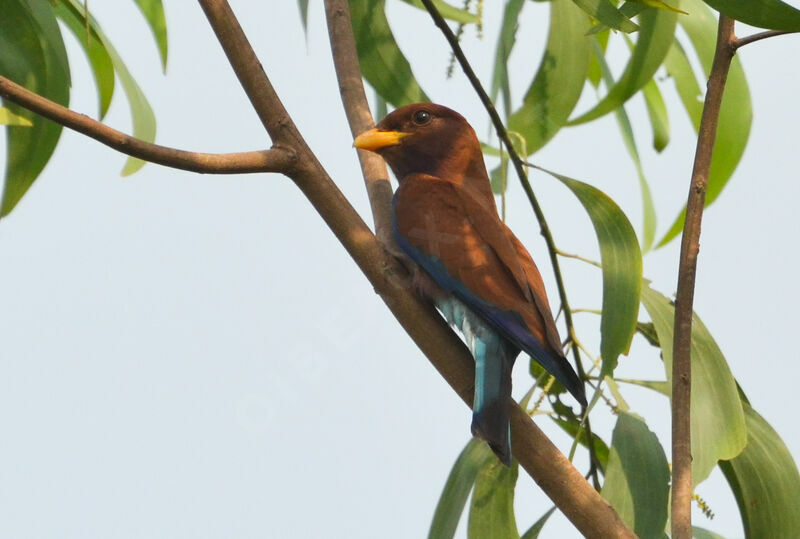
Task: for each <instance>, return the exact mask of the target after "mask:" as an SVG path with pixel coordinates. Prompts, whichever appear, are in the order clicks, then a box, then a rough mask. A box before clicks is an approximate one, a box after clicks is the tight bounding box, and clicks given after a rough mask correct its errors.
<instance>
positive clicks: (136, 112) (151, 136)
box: [63, 0, 156, 176]
mask: <svg viewBox="0 0 800 539" xmlns="http://www.w3.org/2000/svg"><path fill="white" fill-rule="evenodd" d="M63 1H64V2H67V3H66V4H65V5H66V6H67V7H68V8H70V9H71V10H73V11H77V13H78V15H79V16H81V17H83V7H82V6H81V4H80V3H78V1H77V0H63ZM89 23H90V26H91V28H92V30H93V31H94V32H95V33H96V34H97V37H98V38H99V39H100V43H101V44H102V45H103V47H104V48H105V49H106V51H108V55H109V57H110V58H111V62H112V63H113V64H114V70H115V71H116V73H117V75H119V80H120V82H121V83H122V89H123V90H125V95H126V96H127V97H128V105H129V106H130V110H131V121H132V123H133V136H134V137H136V138H139V139H142V140H146V141H147V142H153V141H154V140H155V138H156V116H155V113H153V109H152V108H151V107H150V103H149V102H148V101H147V98H146V97H145V95H144V92H142V89H141V88H139V85H138V84H137V83H136V80H135V79H134V78H133V76H132V75H131V73H130V71H128V67H127V66H126V65H125V62H123V61H122V58H121V57H120V56H119V54H117V50H116V49H115V48H114V46H113V45H112V44H111V42H110V41H109V40H108V38H107V37H106V35H105V33H103V30H102V29H101V28H100V25H99V24H97V21H96V20H95V19H94V17H92V16H91V15H90V17H89ZM144 164H145V162H144V161H142V160H141V159H136V158H135V157H129V158H128V159H127V161H125V166H124V167H123V168H122V175H123V176H129V175H131V174H133V173H134V172H136V171H137V170H139V169H140V168H142V167H143V166H144Z"/></svg>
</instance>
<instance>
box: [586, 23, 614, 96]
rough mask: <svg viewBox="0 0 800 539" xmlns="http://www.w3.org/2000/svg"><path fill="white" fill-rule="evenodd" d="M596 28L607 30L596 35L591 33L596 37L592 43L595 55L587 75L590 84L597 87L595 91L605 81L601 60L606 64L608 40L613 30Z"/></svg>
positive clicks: (590, 61)
mask: <svg viewBox="0 0 800 539" xmlns="http://www.w3.org/2000/svg"><path fill="white" fill-rule="evenodd" d="M596 28H605V29H603V30H602V31H599V32H596V33H591V32H590V35H593V36H594V39H595V41H594V42H593V43H592V49H593V52H594V54H592V56H591V58H590V59H589V72H588V74H587V78H588V79H589V82H591V83H592V86H594V87H595V89H597V88H599V87H600V81H601V80H603V68H602V66H601V65H600V59H602V60H603V61H604V62H605V56H606V48H607V47H608V38H609V36H610V35H611V30H609V29H608V28H607V27H596ZM598 49H599V51H598ZM598 53H599V54H598ZM606 69H607V68H606Z"/></svg>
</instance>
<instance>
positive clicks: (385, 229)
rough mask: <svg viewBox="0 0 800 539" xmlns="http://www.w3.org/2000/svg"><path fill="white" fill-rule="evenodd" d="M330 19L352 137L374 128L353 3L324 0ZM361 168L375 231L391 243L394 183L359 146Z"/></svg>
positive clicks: (375, 157)
mask: <svg viewBox="0 0 800 539" xmlns="http://www.w3.org/2000/svg"><path fill="white" fill-rule="evenodd" d="M325 13H326V19H327V21H328V35H329V37H330V41H331V52H332V53H333V65H334V67H335V68H336V77H337V78H338V80H339V93H340V94H341V97H342V103H343V104H344V111H345V114H347V122H348V123H349V124H350V130H351V132H352V134H353V137H355V136H356V135H358V134H360V133H363V132H364V131H366V130H367V129H370V128H372V127H373V126H374V125H375V123H374V122H373V120H372V114H371V113H370V110H369V105H368V103H367V96H366V94H365V93H364V84H363V83H362V82H361V68H360V67H359V63H358V52H357V51H356V40H355V38H354V36H353V29H352V27H351V26H350V6H349V5H348V3H347V2H342V1H329V0H326V1H325ZM358 159H359V161H360V163H361V172H362V175H363V176H364V182H365V183H366V185H367V196H368V197H369V203H370V206H371V209H372V218H373V220H374V221H375V233H376V234H377V236H378V238H379V239H380V240H381V241H382V242H384V243H385V244H387V245H389V244H392V243H393V242H394V239H393V236H392V233H391V231H392V225H391V220H390V212H389V208H390V205H391V200H392V186H391V184H390V183H389V173H388V171H387V170H386V163H384V161H383V159H381V157H380V156H378V155H377V154H375V153H373V152H368V151H365V150H358Z"/></svg>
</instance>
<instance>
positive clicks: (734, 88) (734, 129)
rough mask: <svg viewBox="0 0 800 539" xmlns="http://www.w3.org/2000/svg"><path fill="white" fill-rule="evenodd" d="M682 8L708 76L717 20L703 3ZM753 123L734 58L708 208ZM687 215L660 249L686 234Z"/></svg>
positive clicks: (688, 1)
mask: <svg viewBox="0 0 800 539" xmlns="http://www.w3.org/2000/svg"><path fill="white" fill-rule="evenodd" d="M748 1H749V0H748ZM682 5H683V7H685V8H686V9H687V10H689V11H690V12H691V15H690V16H688V17H681V18H680V22H681V26H683V28H684V30H686V33H687V34H688V36H689V39H690V40H691V42H692V45H694V48H695V50H696V51H697V55H698V56H699V57H700V62H701V63H702V65H703V70H704V71H705V73H706V75H708V74H709V73H710V71H711V62H712V60H713V58H714V48H715V45H716V35H717V31H716V28H717V20H716V18H715V17H714V14H713V13H712V12H711V10H709V9H708V8H707V7H706V6H705V5H704V4H703V2H702V1H701V0H683V4H682ZM752 122H753V109H752V105H751V103H750V90H749V88H748V86H747V80H746V79H745V76H744V70H743V69H742V64H741V62H740V61H739V58H738V57H734V59H733V62H731V69H730V72H729V73H728V82H727V83H726V85H725V94H724V95H723V96H722V105H721V107H720V112H719V125H718V127H717V138H716V142H715V143H714V155H713V156H712V158H711V170H710V172H709V175H708V189H707V191H706V206H709V205H710V204H712V203H713V202H714V201H715V200H716V199H717V197H718V196H719V194H720V193H721V192H722V190H723V189H724V188H725V185H727V183H728V180H729V179H730V178H731V176H732V175H733V172H734V171H735V170H736V167H737V165H738V164H739V161H740V160H741V158H742V154H744V149H745V147H746V146H747V139H748V138H749V136H750V127H751V125H752ZM685 211H686V210H685V208H684V209H683V210H682V211H681V213H680V215H679V216H678V218H677V219H676V220H675V222H674V223H673V224H672V226H671V227H670V229H669V231H668V232H667V233H666V235H665V236H664V238H662V239H661V241H660V242H659V243H658V247H660V246H662V245H665V244H667V243H669V241H670V240H672V239H673V238H675V237H676V236H677V235H678V234H680V232H681V230H683V222H684V218H685Z"/></svg>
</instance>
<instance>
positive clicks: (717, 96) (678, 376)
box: [672, 14, 736, 539]
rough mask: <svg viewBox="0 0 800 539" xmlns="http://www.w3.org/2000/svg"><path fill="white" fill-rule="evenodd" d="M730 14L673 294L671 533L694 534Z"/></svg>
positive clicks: (711, 85)
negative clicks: (695, 402) (696, 334)
mask: <svg viewBox="0 0 800 539" xmlns="http://www.w3.org/2000/svg"><path fill="white" fill-rule="evenodd" d="M733 26H734V20H733V19H731V18H729V17H727V16H726V15H723V14H720V16H719V28H718V30H717V45H716V50H715V52H714V61H713V63H712V65H711V73H710V74H709V76H708V91H707V92H706V100H705V104H704V105H703V115H702V117H701V118H700V129H699V131H698V134H697V149H696V150H695V158H694V168H693V169H692V178H691V182H690V184H689V199H688V201H687V202H686V221H685V222H684V225H683V237H682V238H681V255H680V265H679V268H678V291H677V294H676V299H675V337H674V340H673V347H672V358H673V359H672V537H673V538H675V539H690V538H691V537H692V513H691V504H692V444H691V412H690V409H691V408H690V404H691V395H692V363H691V344H692V304H693V302H694V285H695V276H696V274H697V255H698V253H699V251H700V224H701V221H702V219H703V206H704V205H705V199H706V187H707V185H708V174H709V170H710V169H711V156H712V154H713V151H714V141H715V140H716V137H717V122H718V120H719V110H720V105H721V103H722V94H723V93H724V91H725V82H726V81H727V79H728V71H729V69H730V66H731V61H732V60H733V55H734V54H736V36H734V34H733Z"/></svg>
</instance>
